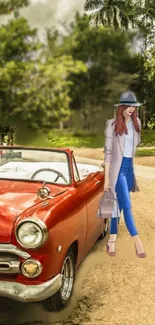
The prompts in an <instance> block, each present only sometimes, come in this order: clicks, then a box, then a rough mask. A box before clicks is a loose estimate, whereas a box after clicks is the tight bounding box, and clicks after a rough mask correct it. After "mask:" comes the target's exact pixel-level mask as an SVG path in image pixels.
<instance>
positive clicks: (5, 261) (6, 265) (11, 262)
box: [0, 244, 30, 274]
mask: <svg viewBox="0 0 155 325" xmlns="http://www.w3.org/2000/svg"><path fill="white" fill-rule="evenodd" d="M19 257H22V258H24V259H26V258H28V257H30V255H29V254H28V253H27V252H24V251H22V250H20V249H19V248H18V247H16V246H14V245H9V244H0V274H19V273H21V272H20V260H19Z"/></svg>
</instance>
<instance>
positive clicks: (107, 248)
mask: <svg viewBox="0 0 155 325" xmlns="http://www.w3.org/2000/svg"><path fill="white" fill-rule="evenodd" d="M115 241H116V240H114V241H108V242H107V243H106V251H107V254H108V255H109V256H116V252H115V251H114V252H109V245H108V243H109V244H112V243H115Z"/></svg>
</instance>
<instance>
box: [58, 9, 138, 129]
mask: <svg viewBox="0 0 155 325" xmlns="http://www.w3.org/2000/svg"><path fill="white" fill-rule="evenodd" d="M131 40H132V35H129V34H128V33H123V34H122V33H121V31H117V32H116V31H114V30H113V29H112V28H111V29H110V28H105V27H99V28H91V27H90V25H89V21H88V19H87V17H80V16H79V15H78V14H77V15H76V20H75V23H74V24H72V31H71V33H70V35H68V36H65V37H64V38H63V41H62V45H61V47H60V50H59V52H60V54H61V53H66V54H70V55H71V56H72V57H73V59H74V60H80V61H82V62H83V63H84V64H85V65H86V66H87V68H88V71H87V73H80V74H79V75H78V76H76V75H74V73H72V75H71V76H70V79H71V80H72V86H71V91H70V93H71V97H72V101H71V107H72V109H74V110H79V111H80V113H81V116H82V119H83V125H84V127H85V128H89V129H94V128H96V123H97V121H98V120H99V119H101V117H100V116H101V115H102V116H103V113H102V112H103V110H104V108H105V109H107V108H109V111H111V113H113V108H112V107H113V103H114V100H118V99H117V98H118V97H119V96H120V92H121V91H123V90H125V89H126V88H128V87H129V86H130V84H131V81H132V75H133V73H134V72H135V71H136V67H135V64H136V60H135V57H134V55H132V53H131V51H130V47H131ZM116 85H117V87H116V88H115V86H116ZM109 116H110V114H109ZM92 117H93V118H92Z"/></svg>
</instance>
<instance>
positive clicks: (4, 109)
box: [0, 0, 155, 130]
mask: <svg viewBox="0 0 155 325" xmlns="http://www.w3.org/2000/svg"><path fill="white" fill-rule="evenodd" d="M28 4H29V1H28V0H0V14H9V13H12V12H13V13H14V15H13V16H11V18H10V20H9V21H8V23H7V24H6V25H1V26H0V118H1V121H3V123H4V124H5V125H7V123H11V122H12V123H13V124H22V123H23V125H25V124H26V125H28V126H30V127H31V128H34V129H42V130H49V129H51V127H53V126H58V125H59V122H60V121H65V120H67V119H68V118H69V116H70V115H71V114H72V112H73V111H74V112H75V111H76V112H79V114H80V115H81V118H82V121H83V127H84V128H86V129H89V130H94V129H95V128H96V127H97V121H100V122H101V125H102V123H103V121H102V116H103V111H104V116H106V114H109V111H110V110H111V114H112V110H113V109H112V104H113V103H114V102H115V101H117V100H118V97H119V94H120V92H121V91H123V90H125V89H127V88H131V89H133V90H134V91H136V93H137V97H138V99H139V100H140V101H142V102H143V103H144V107H145V108H146V110H147V112H148V114H146V121H145V122H147V123H146V126H150V127H151V128H153V127H154V121H155V108H154V102H155V46H154V19H155V5H154V1H153V0H145V3H144V5H141V4H142V1H140V0H137V1H136V3H135V1H132V0H126V1H124V0H113V1H112V0H111V1H110V0H105V1H104V2H103V1H102V0H99V1H96V0H94V1H93V0H88V1H87V2H86V4H85V9H86V10H91V9H92V8H95V6H97V4H98V5H99V7H98V8H99V10H98V8H97V10H96V11H95V13H93V14H91V15H89V16H87V15H84V17H80V16H79V14H76V17H75V19H74V22H73V23H72V24H71V25H70V26H69V29H68V32H67V34H65V36H64V35H61V34H60V32H58V31H57V30H55V29H53V30H47V31H46V32H47V43H46V44H42V43H41V41H40V40H39V39H38V34H37V30H36V29H32V28H31V27H30V26H29V24H28V22H27V20H26V19H25V18H23V17H20V8H22V7H24V6H27V5H28ZM91 19H92V20H93V22H95V24H93V26H92V25H91V24H90V23H89V22H90V20H91ZM132 27H137V28H139V33H141V35H142V36H143V37H144V45H145V46H144V47H143V49H142V51H141V52H139V53H138V54H136V53H134V52H133V51H132V50H131V49H133V42H132V40H133V36H134V35H135V32H134V33H133V30H132V31H131V28H132ZM92 117H93V118H92Z"/></svg>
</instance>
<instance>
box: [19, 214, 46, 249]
mask: <svg viewBox="0 0 155 325" xmlns="http://www.w3.org/2000/svg"><path fill="white" fill-rule="evenodd" d="M46 238H47V228H46V226H45V224H44V223H43V222H41V221H40V220H38V221H33V220H30V219H29V220H28V219H27V220H24V221H22V222H21V223H19V224H18V226H17V229H16V239H17V241H18V242H19V243H20V245H21V246H23V247H25V248H36V247H39V246H41V245H42V244H43V243H44V241H45V239H46Z"/></svg>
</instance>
